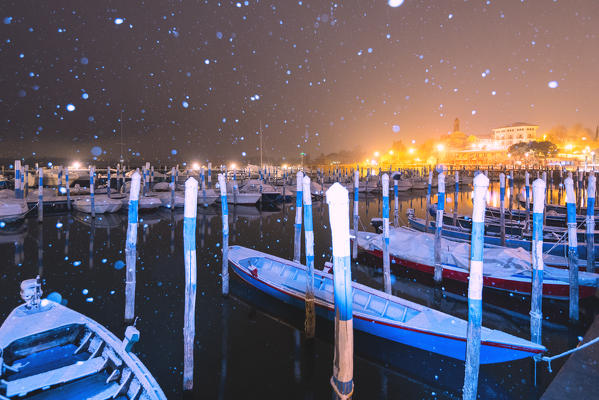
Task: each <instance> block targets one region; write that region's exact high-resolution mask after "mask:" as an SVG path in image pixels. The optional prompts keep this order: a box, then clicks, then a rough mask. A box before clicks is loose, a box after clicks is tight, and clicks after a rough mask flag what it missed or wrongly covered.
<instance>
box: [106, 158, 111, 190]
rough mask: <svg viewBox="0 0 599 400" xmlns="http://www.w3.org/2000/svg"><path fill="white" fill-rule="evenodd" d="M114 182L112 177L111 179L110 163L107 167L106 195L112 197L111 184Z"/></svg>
mask: <svg viewBox="0 0 599 400" xmlns="http://www.w3.org/2000/svg"><path fill="white" fill-rule="evenodd" d="M111 183H112V179H110V165H109V166H108V168H107V169H106V196H108V198H110V184H111Z"/></svg>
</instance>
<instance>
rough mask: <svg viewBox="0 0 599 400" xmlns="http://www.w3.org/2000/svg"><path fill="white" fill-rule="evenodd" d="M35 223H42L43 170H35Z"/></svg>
mask: <svg viewBox="0 0 599 400" xmlns="http://www.w3.org/2000/svg"><path fill="white" fill-rule="evenodd" d="M37 174H38V183H37V185H38V186H37V222H44V169H43V168H42V167H38V168H37Z"/></svg>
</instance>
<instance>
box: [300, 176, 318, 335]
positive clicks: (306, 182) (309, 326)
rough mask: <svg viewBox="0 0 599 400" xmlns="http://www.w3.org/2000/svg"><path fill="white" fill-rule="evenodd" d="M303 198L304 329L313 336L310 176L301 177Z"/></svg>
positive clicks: (314, 312) (314, 325)
mask: <svg viewBox="0 0 599 400" xmlns="http://www.w3.org/2000/svg"><path fill="white" fill-rule="evenodd" d="M303 189H304V190H303V196H302V197H303V199H304V229H305V231H304V237H305V239H306V321H305V324H304V330H305V332H306V337H307V338H313V337H314V333H315V329H316V311H315V309H314V227H313V222H312V193H311V192H310V178H309V177H308V176H307V175H306V176H304V179H303Z"/></svg>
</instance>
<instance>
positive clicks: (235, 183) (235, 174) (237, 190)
mask: <svg viewBox="0 0 599 400" xmlns="http://www.w3.org/2000/svg"><path fill="white" fill-rule="evenodd" d="M238 192H239V186H237V170H236V169H235V170H233V204H235V205H237V193H238ZM283 201H285V186H283Z"/></svg>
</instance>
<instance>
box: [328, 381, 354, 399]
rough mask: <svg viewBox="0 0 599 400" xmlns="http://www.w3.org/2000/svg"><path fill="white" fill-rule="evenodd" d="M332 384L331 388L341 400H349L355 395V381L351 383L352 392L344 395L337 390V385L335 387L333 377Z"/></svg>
mask: <svg viewBox="0 0 599 400" xmlns="http://www.w3.org/2000/svg"><path fill="white" fill-rule="evenodd" d="M330 383H331V386H332V387H333V390H334V391H335V394H336V395H337V397H338V398H339V400H349V399H351V398H352V396H353V395H354V381H353V380H352V382H351V390H350V391H349V393H348V394H343V393H341V392H339V389H338V388H337V385H335V381H333V377H332V376H331V380H330Z"/></svg>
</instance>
